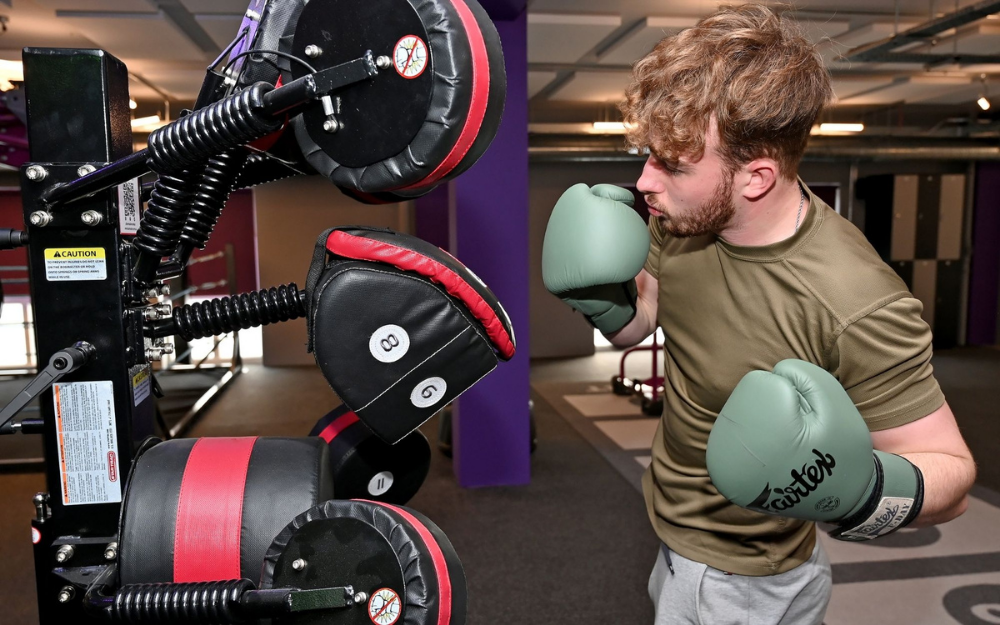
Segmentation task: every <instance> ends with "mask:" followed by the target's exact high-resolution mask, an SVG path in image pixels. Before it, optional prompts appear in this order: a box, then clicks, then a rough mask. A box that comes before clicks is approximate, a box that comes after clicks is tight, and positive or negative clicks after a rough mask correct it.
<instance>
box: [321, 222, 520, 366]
mask: <svg viewBox="0 0 1000 625" xmlns="http://www.w3.org/2000/svg"><path fill="white" fill-rule="evenodd" d="M326 249H327V250H329V251H330V252H332V253H333V254H336V255H338V256H343V257H345V258H353V259H355V260H371V261H378V262H383V263H388V264H390V265H393V266H395V267H398V268H400V269H403V270H406V271H415V272H416V273H419V274H420V275H422V276H424V277H426V278H428V279H430V280H431V281H432V282H436V283H437V284H440V285H441V286H443V287H444V288H445V290H446V291H448V293H450V294H451V295H452V296H454V297H456V298H458V299H460V300H462V302H463V303H464V304H465V306H466V307H467V308H468V309H469V312H471V313H472V315H473V316H474V317H475V318H476V319H478V320H479V322H480V323H482V324H483V327H484V328H485V329H486V335H487V336H489V337H490V340H491V341H493V345H494V346H495V347H496V348H497V350H498V351H499V352H500V354H501V355H502V356H503V357H504V359H505V360H509V359H510V358H512V357H513V356H514V342H513V341H512V340H511V338H510V335H509V334H508V333H507V329H506V328H505V327H504V325H503V322H501V321H500V319H499V318H498V317H497V314H496V312H494V310H493V308H492V307H491V306H490V305H489V304H488V303H487V302H486V300H485V299H483V296H482V295H480V294H479V292H478V291H476V289H475V288H473V287H472V285H470V284H469V283H468V282H466V281H465V279H464V278H463V277H462V276H460V275H459V274H458V273H456V272H455V271H454V270H452V269H451V268H449V267H448V266H447V265H444V264H442V263H439V262H438V261H436V260H434V259H432V258H429V257H427V256H424V255H423V254H421V253H419V252H414V251H413V250H408V249H406V248H402V247H399V246H396V245H392V244H390V243H384V242H382V241H377V240H375V239H369V238H367V237H359V236H355V235H353V234H348V233H346V232H344V231H343V230H334V231H333V232H331V233H330V236H329V237H327V240H326Z"/></svg>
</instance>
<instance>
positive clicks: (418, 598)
mask: <svg viewBox="0 0 1000 625" xmlns="http://www.w3.org/2000/svg"><path fill="white" fill-rule="evenodd" d="M296 559H303V560H305V561H307V562H308V565H307V569H306V570H307V571H308V574H307V575H302V574H301V573H300V572H298V571H296V570H295V569H294V567H293V566H292V563H293V562H294V561H295V560H296ZM346 580H350V581H349V582H348V581H346ZM345 583H350V584H351V585H352V586H353V587H354V590H355V591H356V592H358V591H360V592H364V593H366V594H368V596H369V597H372V598H374V597H375V596H376V593H378V591H379V590H381V589H389V590H390V591H391V592H392V593H394V594H395V595H397V596H398V597H399V599H400V601H399V604H400V605H399V608H400V609H399V612H398V616H396V617H395V618H394V619H393V618H391V617H390V618H389V619H386V620H383V621H376V620H375V619H371V618H370V614H368V613H366V612H365V611H364V610H357V611H351V612H344V613H342V614H340V615H338V620H337V623H338V624H340V625H370V624H371V623H373V622H386V623H389V622H391V623H394V624H396V625H464V623H465V622H466V613H467V611H468V588H467V584H466V579H465V570H464V568H463V566H462V561H461V560H460V559H459V557H458V554H457V553H456V552H455V549H454V547H453V546H452V544H451V542H450V541H449V540H448V537H447V536H446V535H445V533H444V532H443V531H441V529H440V528H439V527H438V526H437V525H435V524H434V523H433V522H432V521H431V520H430V519H428V518H427V517H425V516H424V515H422V514H420V513H419V512H417V511H415V510H413V509H411V508H405V507H403V506H393V505H389V504H384V503H379V502H374V501H363V500H354V501H341V500H333V501H326V502H323V503H321V504H319V505H318V506H316V507H315V508H312V509H310V510H308V511H306V512H304V513H302V514H301V515H299V516H298V517H296V518H295V520H294V521H292V522H291V523H290V524H289V525H288V526H287V527H286V528H285V529H284V530H282V531H281V533H279V534H278V536H277V537H276V538H275V540H274V543H273V544H272V545H271V548H270V549H269V550H268V552H267V556H266V557H265V562H264V572H263V575H262V576H261V588H282V587H288V586H296V587H298V588H302V589H303V590H308V589H311V588H324V587H328V586H338V585H342V584H345ZM368 607H369V610H372V611H373V612H376V611H377V610H378V608H377V606H374V607H373V606H372V604H371V603H369V606H368Z"/></svg>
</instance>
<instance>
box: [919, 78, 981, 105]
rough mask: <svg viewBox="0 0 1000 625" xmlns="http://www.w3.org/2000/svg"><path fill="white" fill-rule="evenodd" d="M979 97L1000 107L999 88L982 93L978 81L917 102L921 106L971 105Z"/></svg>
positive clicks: (957, 86) (956, 86)
mask: <svg viewBox="0 0 1000 625" xmlns="http://www.w3.org/2000/svg"><path fill="white" fill-rule="evenodd" d="M981 95H986V96H987V97H988V98H989V99H990V100H992V101H995V103H996V104H997V105H1000V87H996V88H994V89H993V90H986V91H984V90H983V86H982V84H981V83H979V82H978V81H973V82H972V83H970V84H968V85H955V87H954V88H952V89H949V90H948V91H947V92H945V93H943V94H939V95H936V96H934V97H930V98H927V99H926V100H919V102H920V103H921V104H966V103H968V104H971V103H974V102H975V101H976V100H978V99H979V97H980V96H981ZM914 101H916V100H914ZM976 110H978V109H976Z"/></svg>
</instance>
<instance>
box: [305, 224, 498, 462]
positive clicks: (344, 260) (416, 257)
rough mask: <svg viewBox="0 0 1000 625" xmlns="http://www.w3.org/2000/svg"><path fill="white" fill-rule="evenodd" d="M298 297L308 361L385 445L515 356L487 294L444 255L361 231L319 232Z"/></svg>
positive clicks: (412, 240)
mask: <svg viewBox="0 0 1000 625" xmlns="http://www.w3.org/2000/svg"><path fill="white" fill-rule="evenodd" d="M306 294H307V302H308V315H307V317H306V319H307V322H308V326H309V347H310V350H311V351H312V352H313V353H314V355H315V357H316V363H317V364H318V365H319V368H320V369H321V370H322V371H323V375H324V376H326V379H327V381H328V382H329V383H330V386H331V387H333V390H334V391H336V393H337V395H338V396H339V397H340V398H341V399H342V400H343V401H344V403H345V404H346V405H347V406H348V407H349V408H350V409H351V410H353V411H354V412H355V413H356V414H357V415H358V417H360V419H361V420H362V421H364V422H365V424H366V425H367V426H368V427H369V428H370V429H371V430H372V432H374V433H375V435H376V436H378V437H379V438H381V439H382V440H384V441H386V442H388V443H390V444H391V443H396V442H398V441H399V440H401V439H402V438H403V437H404V436H406V435H407V434H409V433H410V432H412V431H413V430H414V429H416V428H417V427H418V426H419V425H420V424H421V423H423V422H424V421H426V420H427V419H429V418H430V417H431V416H433V415H434V413H435V412H437V411H438V410H440V409H441V408H442V407H444V406H445V405H446V404H447V403H448V402H450V401H452V400H453V399H455V398H456V397H458V396H459V395H460V394H461V393H463V392H464V391H465V390H467V389H468V388H469V387H471V386H472V385H473V384H475V383H476V382H478V381H479V380H480V379H482V378H483V377H484V376H485V375H486V374H487V373H489V372H490V371H492V370H493V368H494V367H495V366H496V365H497V361H498V360H509V359H510V358H511V357H513V355H514V349H515V344H514V333H513V329H512V328H511V324H510V320H509V319H508V317H507V314H506V312H505V311H504V310H503V307H502V306H501V305H500V302H499V301H498V300H497V298H496V296H495V295H494V294H493V293H492V292H491V291H490V290H489V288H488V287H487V286H486V285H485V284H483V282H482V281H481V280H479V279H478V278H477V277H476V276H475V274H473V273H472V272H471V271H469V270H468V269H467V268H466V267H465V266H464V265H462V264H461V263H460V262H459V261H458V260H457V259H455V258H454V257H453V256H451V255H450V254H448V253H447V252H444V251H443V250H441V249H440V248H437V247H435V246H433V245H431V244H429V243H427V242H426V241H422V240H420V239H418V238H416V237H414V236H410V235H406V234H401V233H398V232H393V231H391V230H382V229H376V228H365V227H360V226H356V227H345V228H334V229H331V230H328V231H326V232H324V233H323V234H322V235H320V238H319V241H317V245H316V252H315V253H314V255H313V262H312V265H311V266H310V268H309V276H308V278H307V281H306Z"/></svg>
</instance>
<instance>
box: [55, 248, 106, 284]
mask: <svg viewBox="0 0 1000 625" xmlns="http://www.w3.org/2000/svg"><path fill="white" fill-rule="evenodd" d="M106 256H107V254H106V253H105V251H104V248H102V247H50V248H46V249H45V279H46V280H48V281H50V282H65V281H72V280H104V279H106V278H107V277H108V266H107V259H106Z"/></svg>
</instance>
